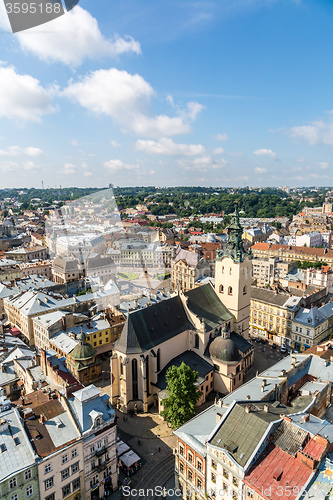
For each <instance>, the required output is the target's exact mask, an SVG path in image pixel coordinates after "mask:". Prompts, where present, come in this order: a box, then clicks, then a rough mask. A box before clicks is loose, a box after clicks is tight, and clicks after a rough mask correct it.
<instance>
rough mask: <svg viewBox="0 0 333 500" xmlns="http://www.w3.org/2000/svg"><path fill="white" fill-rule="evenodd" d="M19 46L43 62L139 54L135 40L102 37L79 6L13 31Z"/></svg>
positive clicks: (73, 62) (76, 63) (71, 62)
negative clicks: (43, 22) (52, 18)
mask: <svg viewBox="0 0 333 500" xmlns="http://www.w3.org/2000/svg"><path fill="white" fill-rule="evenodd" d="M17 38H18V41H19V44H20V47H21V48H22V49H23V50H25V51H28V52H32V53H33V54H34V55H36V56H37V57H38V58H39V59H42V60H43V61H47V62H54V61H59V62H61V63H64V64H68V65H71V66H79V65H80V64H81V63H82V62H83V60H84V59H85V58H89V59H94V60H95V59H97V58H101V57H104V56H112V57H114V56H117V55H119V54H124V53H125V52H135V53H136V54H140V53H141V48H140V44H139V42H137V41H135V40H134V39H133V38H132V37H130V36H125V37H123V38H121V37H120V36H118V35H116V36H115V37H114V38H112V39H109V40H108V39H106V38H105V37H104V36H103V35H102V33H101V32H100V29H99V27H98V22H97V20H96V19H95V18H94V17H93V16H92V15H91V14H90V13H89V12H87V11H86V10H84V9H82V8H81V7H80V6H76V7H75V9H73V10H71V11H70V12H68V13H67V14H66V15H64V16H61V17H58V18H57V19H54V20H53V21H50V22H48V23H46V24H42V25H40V26H37V27H36V28H31V29H30V30H27V31H22V32H20V33H18V34H17Z"/></svg>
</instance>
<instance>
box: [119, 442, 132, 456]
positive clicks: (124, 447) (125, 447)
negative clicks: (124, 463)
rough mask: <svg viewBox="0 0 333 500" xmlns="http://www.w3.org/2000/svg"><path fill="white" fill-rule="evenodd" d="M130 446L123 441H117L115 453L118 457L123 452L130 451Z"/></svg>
mask: <svg viewBox="0 0 333 500" xmlns="http://www.w3.org/2000/svg"><path fill="white" fill-rule="evenodd" d="M130 450H131V448H130V447H129V446H128V444H126V443H124V441H118V443H117V453H118V457H121V455H123V454H124V453H127V452H128V451H130Z"/></svg>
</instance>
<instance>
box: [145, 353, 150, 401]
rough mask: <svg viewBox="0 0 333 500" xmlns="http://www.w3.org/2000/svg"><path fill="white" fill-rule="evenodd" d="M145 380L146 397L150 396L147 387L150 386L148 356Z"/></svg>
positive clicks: (147, 358) (147, 357)
mask: <svg viewBox="0 0 333 500" xmlns="http://www.w3.org/2000/svg"><path fill="white" fill-rule="evenodd" d="M146 379H147V395H148V396H149V395H150V392H149V385H150V381H149V355H147V356H146Z"/></svg>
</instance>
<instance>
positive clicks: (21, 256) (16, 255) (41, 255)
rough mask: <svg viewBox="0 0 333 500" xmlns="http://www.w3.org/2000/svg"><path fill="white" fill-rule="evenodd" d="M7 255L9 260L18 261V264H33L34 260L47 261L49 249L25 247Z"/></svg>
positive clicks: (38, 246) (11, 251)
mask: <svg viewBox="0 0 333 500" xmlns="http://www.w3.org/2000/svg"><path fill="white" fill-rule="evenodd" d="M5 255H6V256H7V258H9V259H13V260H16V261H18V262H31V261H33V260H46V259H47V248H44V247H41V246H40V245H36V246H34V247H24V248H16V249H15V250H9V251H8V252H5Z"/></svg>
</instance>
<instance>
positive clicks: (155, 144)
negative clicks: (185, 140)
mask: <svg viewBox="0 0 333 500" xmlns="http://www.w3.org/2000/svg"><path fill="white" fill-rule="evenodd" d="M135 147H136V149H138V150H139V151H144V152H145V153H152V154H159V155H166V156H194V155H198V154H204V153H205V147H204V146H203V145H202V144H178V143H175V142H174V141H173V140H172V139H170V138H168V137H162V138H161V139H159V140H158V141H153V140H142V139H141V140H138V141H136V145H135Z"/></svg>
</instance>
